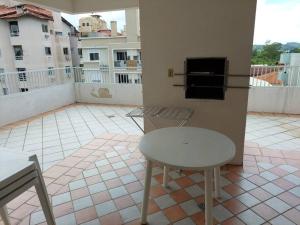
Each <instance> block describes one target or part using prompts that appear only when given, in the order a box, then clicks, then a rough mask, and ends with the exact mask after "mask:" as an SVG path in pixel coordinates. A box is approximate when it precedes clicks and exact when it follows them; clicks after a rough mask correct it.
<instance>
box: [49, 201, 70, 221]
mask: <svg viewBox="0 0 300 225" xmlns="http://www.w3.org/2000/svg"><path fill="white" fill-rule="evenodd" d="M73 210H74V209H73V204H72V202H67V203H64V204H61V205H58V206H55V207H53V214H54V216H55V217H56V218H57V217H61V216H64V215H67V214H70V213H72V212H73Z"/></svg>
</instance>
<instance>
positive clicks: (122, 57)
mask: <svg viewBox="0 0 300 225" xmlns="http://www.w3.org/2000/svg"><path fill="white" fill-rule="evenodd" d="M117 60H127V52H117Z"/></svg>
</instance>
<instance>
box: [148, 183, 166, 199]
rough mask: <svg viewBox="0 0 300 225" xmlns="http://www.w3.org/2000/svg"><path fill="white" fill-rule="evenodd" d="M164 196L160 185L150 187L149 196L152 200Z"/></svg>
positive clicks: (164, 192) (164, 191)
mask: <svg viewBox="0 0 300 225" xmlns="http://www.w3.org/2000/svg"><path fill="white" fill-rule="evenodd" d="M164 194H166V190H165V189H164V188H163V187H162V186H161V185H155V186H152V187H151V190H150V196H151V197H153V198H156V197H159V196H161V195H164Z"/></svg>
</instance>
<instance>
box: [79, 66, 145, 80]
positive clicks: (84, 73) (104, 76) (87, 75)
mask: <svg viewBox="0 0 300 225" xmlns="http://www.w3.org/2000/svg"><path fill="white" fill-rule="evenodd" d="M74 79H75V82H76V83H100V84H141V83H142V74H141V73H136V72H131V71H129V72H124V73H123V72H122V73H120V72H116V71H115V72H114V76H112V75H111V74H110V70H109V68H108V67H107V66H103V67H101V66H100V68H99V69H89V68H76V69H75V70H74Z"/></svg>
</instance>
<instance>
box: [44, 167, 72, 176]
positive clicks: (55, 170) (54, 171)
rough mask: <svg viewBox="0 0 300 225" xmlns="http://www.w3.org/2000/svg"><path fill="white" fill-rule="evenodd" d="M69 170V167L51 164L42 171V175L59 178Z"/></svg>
mask: <svg viewBox="0 0 300 225" xmlns="http://www.w3.org/2000/svg"><path fill="white" fill-rule="evenodd" d="M69 170H70V168H69V167H65V166H52V167H51V168H50V169H48V170H47V171H46V172H44V173H43V176H45V177H50V178H59V177H60V176H61V175H63V174H65V173H66V172H68V171H69Z"/></svg>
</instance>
